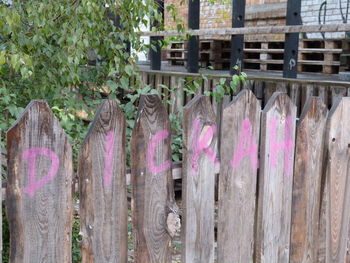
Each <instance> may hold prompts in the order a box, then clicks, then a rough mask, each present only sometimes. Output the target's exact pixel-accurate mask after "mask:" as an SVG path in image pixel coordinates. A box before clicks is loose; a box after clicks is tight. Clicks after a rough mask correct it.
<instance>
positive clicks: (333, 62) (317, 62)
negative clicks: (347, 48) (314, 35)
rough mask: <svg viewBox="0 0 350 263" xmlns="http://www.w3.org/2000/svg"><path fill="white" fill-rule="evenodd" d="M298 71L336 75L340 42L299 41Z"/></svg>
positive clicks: (323, 40) (337, 40)
mask: <svg viewBox="0 0 350 263" xmlns="http://www.w3.org/2000/svg"><path fill="white" fill-rule="evenodd" d="M299 46H300V47H299V57H298V70H299V72H303V73H323V74H338V73H339V67H340V54H341V53H342V40H340V39H301V40H300V45H299Z"/></svg>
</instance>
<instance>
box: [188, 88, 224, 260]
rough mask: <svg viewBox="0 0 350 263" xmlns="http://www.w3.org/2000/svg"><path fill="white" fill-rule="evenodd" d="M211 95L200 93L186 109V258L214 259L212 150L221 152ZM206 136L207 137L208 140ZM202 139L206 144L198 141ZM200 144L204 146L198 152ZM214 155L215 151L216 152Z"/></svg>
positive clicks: (213, 168)
mask: <svg viewBox="0 0 350 263" xmlns="http://www.w3.org/2000/svg"><path fill="white" fill-rule="evenodd" d="M215 119H216V117H215V115H214V112H213V109H212V106H211V104H210V101H209V98H208V97H206V96H202V95H197V96H196V97H195V98H194V99H193V100H192V101H191V102H190V103H189V104H187V105H186V107H185V109H184V118H183V128H184V133H183V134H184V137H183V138H184V142H183V143H184V144H183V180H182V200H183V230H182V262H184V263H205V262H213V261H214V188H215V164H214V162H213V161H212V160H210V158H209V157H208V154H206V153H208V152H209V151H212V153H213V154H214V155H215V154H216V153H217V132H215V131H213V130H212V134H211V135H210V134H209V132H208V131H209V130H210V129H211V127H213V125H216V123H215ZM205 138H206V139H207V140H205ZM198 141H202V142H203V144H204V145H202V146H203V147H198V144H197V142H198ZM199 148H204V149H203V151H205V152H206V153H203V152H202V151H200V152H198V149H199ZM212 156H213V155H212Z"/></svg>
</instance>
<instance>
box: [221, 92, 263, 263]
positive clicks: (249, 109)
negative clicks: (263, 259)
mask: <svg viewBox="0 0 350 263" xmlns="http://www.w3.org/2000/svg"><path fill="white" fill-rule="evenodd" d="M260 111H261V106H260V103H259V101H258V100H257V99H256V97H255V96H254V94H253V93H252V92H251V91H250V90H247V89H245V90H243V91H241V92H240V93H239V94H238V96H237V97H236V98H235V99H234V101H233V102H232V103H230V104H229V105H228V106H227V107H226V108H225V109H224V113H223V119H222V125H221V164H220V176H219V214H218V241H217V242H218V262H222V263H226V262H227V263H231V262H235V263H250V262H253V259H254V258H253V252H254V221H255V203H256V182H257V168H258V167H257V164H258V145H259V135H260ZM254 145H255V147H254ZM254 148H255V149H254ZM252 149H253V150H252ZM233 160H235V163H234V165H232V161H233ZM254 160H255V161H256V163H255V164H254Z"/></svg>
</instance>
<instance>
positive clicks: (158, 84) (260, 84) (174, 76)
mask: <svg viewBox="0 0 350 263" xmlns="http://www.w3.org/2000/svg"><path fill="white" fill-rule="evenodd" d="M140 72H141V77H142V83H143V84H144V85H151V87H154V88H156V89H158V91H159V93H160V94H165V96H168V97H170V100H171V101H172V102H173V103H172V105H169V106H168V110H169V112H172V113H176V112H177V111H178V110H179V109H181V108H182V107H183V106H184V105H186V104H187V103H188V102H189V101H190V100H192V98H193V95H187V94H186V93H185V92H184V90H183V86H184V84H185V83H186V82H187V83H190V82H191V80H193V79H195V80H201V84H202V85H201V86H200V88H199V90H197V91H196V92H197V93H198V94H204V92H205V91H213V90H215V89H216V86H217V85H218V83H219V79H221V78H225V79H227V82H229V81H230V79H231V77H230V76H229V75H228V74H210V73H209V74H207V75H206V78H205V79H202V76H201V75H200V74H195V73H185V72H169V71H154V70H148V69H146V68H145V67H141V69H140ZM162 85H165V86H167V87H173V88H174V87H176V88H177V91H176V92H173V93H171V94H168V91H167V90H166V89H164V88H163V86H162ZM242 88H243V86H241V87H237V91H236V93H235V94H234V95H237V94H238V93H239V91H240V90H241V89H242ZM244 88H248V89H250V90H251V91H252V92H253V93H254V95H255V96H256V97H257V99H258V100H259V101H260V103H261V105H262V107H265V105H266V104H267V102H268V101H269V99H270V98H271V96H272V94H273V93H274V92H286V93H287V94H288V95H289V97H290V98H291V100H292V102H293V103H294V104H295V105H296V106H297V116H298V117H299V116H300V114H301V111H302V109H303V108H304V106H305V103H306V101H307V100H308V98H309V97H312V96H317V97H320V98H321V99H322V101H323V102H324V104H325V105H326V106H327V108H328V109H330V108H331V107H332V105H333V104H334V103H335V102H336V101H337V100H338V98H339V97H344V96H350V82H345V81H334V80H322V79H318V80H309V79H286V78H281V77H280V78H279V77H265V76H250V75H249V76H248V78H247V82H246V85H245V86H244ZM213 104H214V105H213V106H214V111H215V112H217V111H219V112H221V111H222V105H220V104H218V103H216V102H215V101H213Z"/></svg>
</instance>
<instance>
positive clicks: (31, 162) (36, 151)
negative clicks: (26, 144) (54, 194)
mask: <svg viewBox="0 0 350 263" xmlns="http://www.w3.org/2000/svg"><path fill="white" fill-rule="evenodd" d="M37 155H44V156H45V157H47V158H49V159H50V160H51V168H50V171H49V172H48V174H47V175H46V176H44V177H42V178H41V179H39V180H38V181H36V180H35V160H36V157H37ZM22 156H23V158H24V159H26V160H28V172H29V183H28V185H27V186H26V187H25V188H24V192H25V193H27V194H29V195H30V196H34V194H35V192H36V191H37V190H38V189H40V188H42V187H43V186H44V185H45V184H47V183H48V182H49V181H51V180H52V179H53V178H54V177H55V176H56V174H57V172H58V168H59V165H60V159H59V158H58V156H57V154H56V153H54V152H53V151H51V150H49V149H47V148H31V149H28V150H25V151H24V152H23V155H22Z"/></svg>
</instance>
